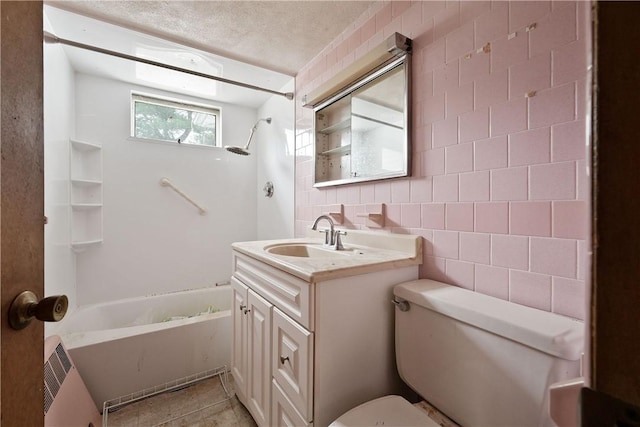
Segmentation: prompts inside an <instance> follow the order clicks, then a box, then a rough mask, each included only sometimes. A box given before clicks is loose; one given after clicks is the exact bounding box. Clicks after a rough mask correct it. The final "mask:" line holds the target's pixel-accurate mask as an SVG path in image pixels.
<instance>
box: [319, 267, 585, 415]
mask: <svg viewBox="0 0 640 427" xmlns="http://www.w3.org/2000/svg"><path fill="white" fill-rule="evenodd" d="M394 302H395V303H396V312H395V319H396V324H395V335H396V363H397V368H398V373H399V374H400V377H401V378H402V380H403V381H404V382H405V383H406V384H407V385H408V386H409V387H411V388H412V389H413V390H414V391H415V392H417V393H418V394H419V395H420V396H421V397H422V398H423V399H425V400H426V401H427V402H429V403H430V404H431V405H433V406H434V407H435V408H437V409H438V410H439V411H441V412H442V413H443V414H444V415H445V416H446V417H448V418H450V419H451V420H453V421H454V422H455V423H458V424H459V425H463V426H465V427H473V426H492V427H500V426H504V427H512V426H519V427H525V426H553V425H554V423H553V421H552V420H551V418H550V415H549V393H548V390H549V387H550V386H551V385H552V384H553V383H557V382H559V381H563V380H566V379H570V378H575V377H578V376H579V375H580V359H581V354H582V349H583V345H584V326H583V324H582V323H581V322H579V321H576V320H573V319H570V318H567V317H564V316H559V315H556V314H553V313H549V312H545V311H541V310H536V309H533V308H530V307H525V306H522V305H519V304H514V303H511V302H508V301H504V300H501V299H498V298H493V297H490V296H486V295H482V294H479V293H476V292H471V291H469V290H466V289H462V288H459V287H456V286H451V285H446V284H444V283H440V282H436V281H433V280H427V279H423V280H415V281H412V282H407V283H403V284H400V285H397V286H396V287H395V288H394ZM364 425H367V426H375V425H384V426H438V425H440V424H439V423H437V422H436V421H434V420H433V419H431V418H430V417H429V416H428V415H427V413H426V412H425V411H421V410H420V409H418V408H416V407H415V406H413V405H411V404H410V403H409V402H408V401H406V400H404V399H403V398H402V397H400V396H384V397H381V398H378V399H375V400H371V401H369V402H365V403H363V404H361V405H360V406H358V407H356V408H353V409H351V410H350V411H348V412H346V413H345V414H343V415H342V416H340V417H339V418H338V419H336V420H335V421H334V422H333V423H332V424H331V426H334V427H338V426H340V427H343V426H364Z"/></svg>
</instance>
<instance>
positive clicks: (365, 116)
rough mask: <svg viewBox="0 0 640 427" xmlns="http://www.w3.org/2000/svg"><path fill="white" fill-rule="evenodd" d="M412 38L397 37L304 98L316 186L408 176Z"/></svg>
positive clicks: (409, 171) (409, 162)
mask: <svg viewBox="0 0 640 427" xmlns="http://www.w3.org/2000/svg"><path fill="white" fill-rule="evenodd" d="M410 88H411V40H410V39H408V38H406V37H404V36H403V35H401V34H398V33H395V34H394V35H392V36H391V37H389V38H388V39H387V40H385V42H384V43H383V44H382V45H380V46H379V47H378V48H376V49H374V50H372V51H371V52H369V54H367V55H365V56H364V57H362V58H361V59H360V60H358V61H356V62H355V63H354V64H352V66H350V67H348V68H347V69H345V70H344V71H343V72H342V73H340V74H338V75H337V76H336V77H334V78H333V79H331V80H329V81H328V82H327V83H325V84H324V85H323V86H321V87H320V88H318V89H316V91H314V92H313V93H311V94H309V95H307V96H306V99H305V100H304V102H305V106H306V107H312V108H313V111H314V129H313V133H314V137H315V138H314V140H315V147H314V148H315V161H314V184H313V185H314V187H326V186H334V185H342V184H351V183H357V182H364V181H373V180H380V179H388V178H397V177H406V176H410V175H411V129H410V119H411V111H410V106H411V99H410V94H411V90H410Z"/></svg>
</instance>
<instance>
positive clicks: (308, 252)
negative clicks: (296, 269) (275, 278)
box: [265, 243, 362, 258]
mask: <svg viewBox="0 0 640 427" xmlns="http://www.w3.org/2000/svg"><path fill="white" fill-rule="evenodd" d="M265 251H267V252H268V253H270V254H273V255H284V256H292V257H299V258H342V257H345V256H349V255H355V254H362V252H360V251H354V250H343V251H335V250H333V249H328V248H324V247H322V245H320V244H315V243H283V244H278V245H271V246H267V247H266V248H265Z"/></svg>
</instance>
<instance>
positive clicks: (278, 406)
mask: <svg viewBox="0 0 640 427" xmlns="http://www.w3.org/2000/svg"><path fill="white" fill-rule="evenodd" d="M272 400H273V404H272V406H271V426H272V427H300V426H305V427H306V426H312V425H313V423H308V422H307V420H305V419H304V418H303V417H302V415H300V414H299V413H298V411H296V408H294V406H293V404H292V403H291V401H289V399H287V396H285V395H284V392H283V391H282V389H281V388H280V386H278V383H276V382H275V380H274V381H273V394H272Z"/></svg>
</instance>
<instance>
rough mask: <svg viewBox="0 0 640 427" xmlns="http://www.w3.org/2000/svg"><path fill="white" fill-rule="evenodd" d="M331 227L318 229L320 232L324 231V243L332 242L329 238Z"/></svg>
mask: <svg viewBox="0 0 640 427" xmlns="http://www.w3.org/2000/svg"><path fill="white" fill-rule="evenodd" d="M329 232H330V230H329V229H326V230H318V233H324V244H325V245H328V244H330V240H329Z"/></svg>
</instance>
